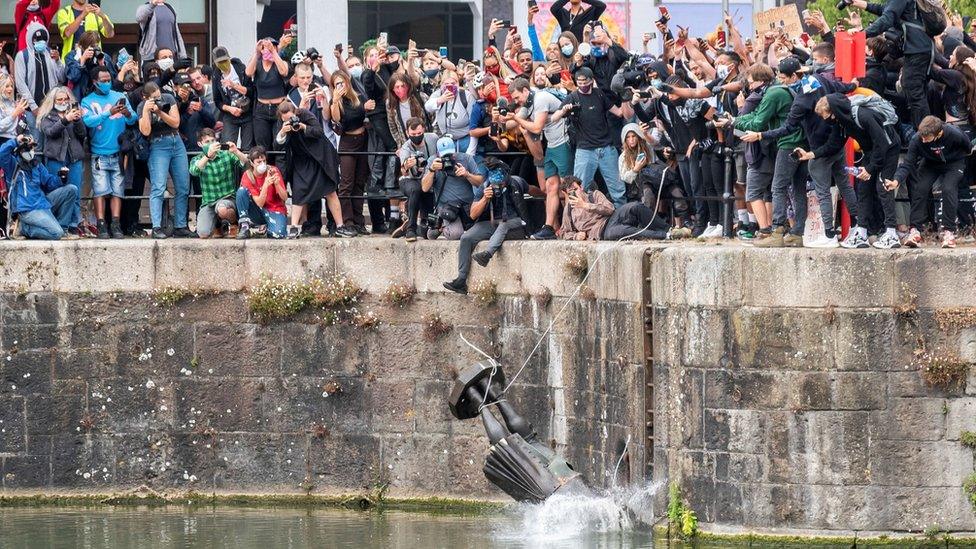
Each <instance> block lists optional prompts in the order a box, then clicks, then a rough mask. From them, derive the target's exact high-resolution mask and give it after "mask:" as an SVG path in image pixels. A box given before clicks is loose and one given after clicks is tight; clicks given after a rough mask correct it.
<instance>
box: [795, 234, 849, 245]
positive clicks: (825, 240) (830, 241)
mask: <svg viewBox="0 0 976 549" xmlns="http://www.w3.org/2000/svg"><path fill="white" fill-rule="evenodd" d="M801 242H802V237H801ZM805 246H806V247H807V248H836V247H838V246H840V244H838V243H837V237H836V236H833V237H827V235H819V236H817V237H816V238H813V239H811V240H810V241H809V242H807V243H806V244H805Z"/></svg>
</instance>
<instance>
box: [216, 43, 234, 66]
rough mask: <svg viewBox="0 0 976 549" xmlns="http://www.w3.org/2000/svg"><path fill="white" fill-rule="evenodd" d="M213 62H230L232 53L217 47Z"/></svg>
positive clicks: (222, 47)
mask: <svg viewBox="0 0 976 549" xmlns="http://www.w3.org/2000/svg"><path fill="white" fill-rule="evenodd" d="M213 60H214V63H220V62H223V61H230V52H228V51H227V48H225V47H224V46H217V47H216V48H214V49H213Z"/></svg>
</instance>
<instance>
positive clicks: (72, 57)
mask: <svg viewBox="0 0 976 549" xmlns="http://www.w3.org/2000/svg"><path fill="white" fill-rule="evenodd" d="M104 55H105V59H104V60H103V61H102V64H103V65H105V68H107V69H108V71H109V72H110V73H112V80H115V76H116V75H117V74H118V73H119V71H118V69H116V68H115V61H113V60H112V56H111V55H109V54H107V53H104ZM93 61H94V59H93ZM94 68H95V64H94V63H91V64H86V65H84V66H83V65H82V64H81V63H79V61H78V48H75V49H73V50H71V53H69V54H68V57H66V58H65V60H64V69H65V78H67V80H68V82H71V84H72V90H71V91H72V92H74V94H75V98H76V99H77V100H78V101H81V100H82V98H84V97H85V96H86V95H88V94H89V93H91V91H92V79H91V70H92V69H94Z"/></svg>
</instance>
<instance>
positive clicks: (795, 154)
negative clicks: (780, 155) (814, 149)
mask: <svg viewBox="0 0 976 549" xmlns="http://www.w3.org/2000/svg"><path fill="white" fill-rule="evenodd" d="M790 158H792V159H793V160H796V161H797V162H799V161H800V149H793V152H791V153H790Z"/></svg>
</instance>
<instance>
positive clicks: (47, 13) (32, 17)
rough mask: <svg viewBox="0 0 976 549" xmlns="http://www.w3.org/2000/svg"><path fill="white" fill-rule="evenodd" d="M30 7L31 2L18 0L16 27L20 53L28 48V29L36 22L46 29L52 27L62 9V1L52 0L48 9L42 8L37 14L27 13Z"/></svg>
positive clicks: (15, 9) (15, 16)
mask: <svg viewBox="0 0 976 549" xmlns="http://www.w3.org/2000/svg"><path fill="white" fill-rule="evenodd" d="M29 5H30V0H18V2H17V5H16V6H15V7H14V26H15V30H16V32H17V51H18V52H19V51H20V50H22V49H24V48H26V47H27V27H28V26H29V25H30V24H31V23H33V22H34V21H37V22H38V23H40V24H42V25H44V28H48V27H50V26H51V19H53V18H54V14H55V13H57V12H58V10H59V9H61V0H51V3H50V4H49V5H48V7H46V8H41V9H39V10H38V11H35V12H29V11H27V6H29ZM52 50H53V48H52Z"/></svg>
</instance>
